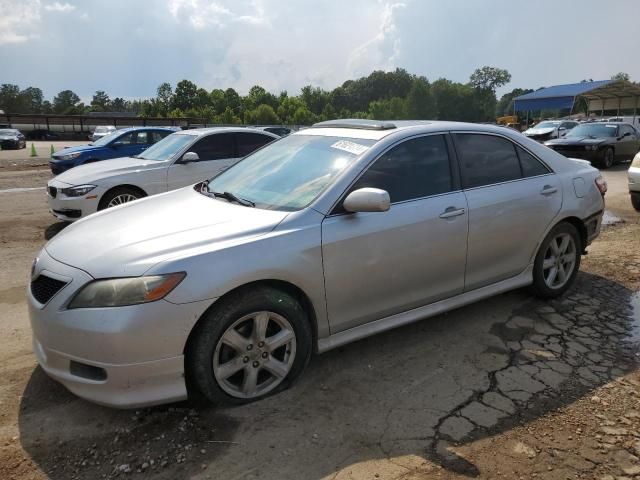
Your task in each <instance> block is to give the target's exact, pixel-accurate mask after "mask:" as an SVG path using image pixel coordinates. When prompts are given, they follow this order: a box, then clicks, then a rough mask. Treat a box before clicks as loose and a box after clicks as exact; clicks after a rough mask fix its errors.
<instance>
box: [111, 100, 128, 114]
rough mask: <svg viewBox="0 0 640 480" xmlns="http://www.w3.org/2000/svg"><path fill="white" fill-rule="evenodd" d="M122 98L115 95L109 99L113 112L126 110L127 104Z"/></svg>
mask: <svg viewBox="0 0 640 480" xmlns="http://www.w3.org/2000/svg"><path fill="white" fill-rule="evenodd" d="M128 103H129V102H127V101H126V100H125V99H124V98H121V97H116V98H114V99H113V100H112V101H111V106H110V108H111V110H112V111H114V112H126V111H127V108H128V105H127V104H128Z"/></svg>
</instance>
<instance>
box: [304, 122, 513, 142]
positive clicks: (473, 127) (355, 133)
mask: <svg viewBox="0 0 640 480" xmlns="http://www.w3.org/2000/svg"><path fill="white" fill-rule="evenodd" d="M505 130H506V129H505V128H504V127H503V126H499V125H483V124H478V123H465V122H450V121H444V120H361V119H345V120H332V121H329V122H321V123H316V124H314V125H313V126H311V127H310V128H305V129H304V130H299V131H297V132H294V133H293V134H292V135H317V136H327V137H347V138H359V139H369V140H376V141H377V140H381V139H383V138H384V137H387V136H388V135H392V134H395V133H398V132H405V133H407V134H410V133H416V134H419V133H430V132H434V133H435V132H443V131H472V132H491V133H498V134H501V133H504V131H505ZM518 134H519V132H518Z"/></svg>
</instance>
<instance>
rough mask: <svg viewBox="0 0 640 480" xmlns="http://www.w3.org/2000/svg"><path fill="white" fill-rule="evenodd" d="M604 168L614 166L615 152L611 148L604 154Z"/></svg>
mask: <svg viewBox="0 0 640 480" xmlns="http://www.w3.org/2000/svg"><path fill="white" fill-rule="evenodd" d="M604 166H605V168H611V167H612V166H613V150H611V149H610V148H608V149H607V151H606V152H604Z"/></svg>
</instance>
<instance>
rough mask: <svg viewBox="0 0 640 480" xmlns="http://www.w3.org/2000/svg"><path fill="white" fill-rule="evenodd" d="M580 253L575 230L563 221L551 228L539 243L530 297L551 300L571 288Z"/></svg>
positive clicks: (578, 237)
mask: <svg viewBox="0 0 640 480" xmlns="http://www.w3.org/2000/svg"><path fill="white" fill-rule="evenodd" d="M580 252H582V242H581V240H580V235H579V234H578V231H577V230H576V227H574V226H573V225H571V224H570V223H566V222H562V223H559V224H558V225H556V226H555V227H553V228H552V229H551V231H550V232H549V233H548V234H547V236H546V237H545V239H544V240H543V241H542V244H541V245H540V249H539V250H538V253H537V255H536V259H535V261H534V264H533V284H532V285H531V290H532V292H533V294H534V295H536V296H537V297H540V298H545V299H548V298H555V297H558V296H560V295H562V294H563V293H564V292H566V291H567V290H568V289H569V288H571V285H572V284H573V282H574V280H575V278H576V275H577V274H578V270H579V269H580V259H581V253H580Z"/></svg>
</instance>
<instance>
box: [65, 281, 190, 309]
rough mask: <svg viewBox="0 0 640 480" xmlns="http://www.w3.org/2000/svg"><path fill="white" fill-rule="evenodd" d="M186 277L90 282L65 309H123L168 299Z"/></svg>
mask: <svg viewBox="0 0 640 480" xmlns="http://www.w3.org/2000/svg"><path fill="white" fill-rule="evenodd" d="M186 276H187V274H186V273H184V272H178V273H168V274H166V275H151V276H147V277H128V278H110V279H106V280H94V281H93V282H91V283H88V284H87V285H85V286H84V287H83V288H82V289H81V290H80V291H79V292H78V293H77V294H76V296H75V297H73V300H71V303H69V306H68V307H67V308H69V309H71V308H102V307H123V306H126V305H138V304H140V303H148V302H155V301H156V300H160V299H161V298H164V297H165V296H166V295H168V294H169V292H171V290H173V289H174V288H175V287H176V286H177V285H178V284H179V283H180V282H181V281H182V280H183V279H184V277H186Z"/></svg>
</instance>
